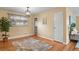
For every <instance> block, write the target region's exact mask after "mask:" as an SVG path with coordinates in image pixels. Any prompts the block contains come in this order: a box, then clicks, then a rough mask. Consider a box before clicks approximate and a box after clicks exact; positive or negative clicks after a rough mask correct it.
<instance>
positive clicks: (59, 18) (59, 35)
mask: <svg viewBox="0 0 79 59" xmlns="http://www.w3.org/2000/svg"><path fill="white" fill-rule="evenodd" d="M54 39H55V40H57V41H59V42H63V41H64V38H63V13H62V12H59V13H55V14H54Z"/></svg>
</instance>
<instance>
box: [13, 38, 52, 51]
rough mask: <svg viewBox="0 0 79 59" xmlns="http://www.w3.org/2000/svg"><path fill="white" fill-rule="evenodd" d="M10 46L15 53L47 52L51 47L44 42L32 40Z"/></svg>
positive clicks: (17, 42) (15, 42)
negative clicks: (14, 49)
mask: <svg viewBox="0 0 79 59" xmlns="http://www.w3.org/2000/svg"><path fill="white" fill-rule="evenodd" d="M12 44H13V46H14V47H15V48H16V50H17V51H47V50H48V49H50V48H52V47H53V46H51V45H49V44H48V43H46V42H43V41H41V40H38V39H34V38H29V39H23V40H21V41H14V42H13V43H12Z"/></svg>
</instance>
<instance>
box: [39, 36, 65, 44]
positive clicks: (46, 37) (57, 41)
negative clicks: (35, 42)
mask: <svg viewBox="0 0 79 59" xmlns="http://www.w3.org/2000/svg"><path fill="white" fill-rule="evenodd" d="M38 37H41V38H45V39H48V40H51V41H56V42H59V43H62V44H65V45H66V43H65V42H60V41H58V40H55V39H53V38H48V37H44V36H40V35H38Z"/></svg>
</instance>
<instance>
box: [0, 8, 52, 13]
mask: <svg viewBox="0 0 79 59" xmlns="http://www.w3.org/2000/svg"><path fill="white" fill-rule="evenodd" d="M51 8H53V7H30V8H29V10H30V11H31V13H32V14H35V13H40V12H43V11H46V10H49V9H51ZM0 9H2V10H8V11H13V12H19V13H25V10H26V9H27V8H26V7H0Z"/></svg>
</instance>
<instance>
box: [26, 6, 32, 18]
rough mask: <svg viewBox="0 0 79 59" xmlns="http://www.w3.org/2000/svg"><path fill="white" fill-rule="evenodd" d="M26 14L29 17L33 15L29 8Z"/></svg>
mask: <svg viewBox="0 0 79 59" xmlns="http://www.w3.org/2000/svg"><path fill="white" fill-rule="evenodd" d="M25 14H26V16H27V17H29V16H30V15H31V11H30V10H29V7H27V8H26V11H25Z"/></svg>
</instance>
